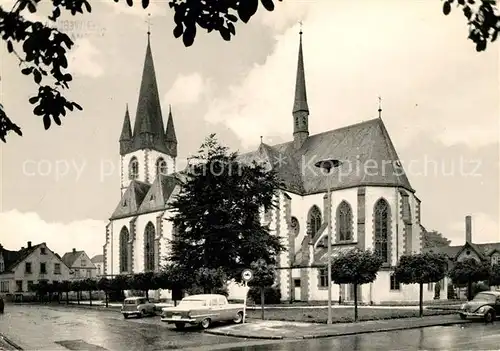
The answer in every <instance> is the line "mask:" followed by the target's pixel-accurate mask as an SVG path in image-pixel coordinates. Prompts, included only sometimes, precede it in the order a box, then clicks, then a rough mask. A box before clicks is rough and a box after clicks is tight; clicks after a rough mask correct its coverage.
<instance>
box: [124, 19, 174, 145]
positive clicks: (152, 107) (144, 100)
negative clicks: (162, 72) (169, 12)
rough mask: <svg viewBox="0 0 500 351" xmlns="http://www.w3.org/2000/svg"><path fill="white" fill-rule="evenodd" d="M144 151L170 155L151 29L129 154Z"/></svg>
mask: <svg viewBox="0 0 500 351" xmlns="http://www.w3.org/2000/svg"><path fill="white" fill-rule="evenodd" d="M142 149H153V150H156V151H158V152H162V153H165V154H169V152H168V148H167V145H166V143H165V127H164V124H163V118H162V113H161V103H160V94H159V93H158V84H157V82H156V73H155V68H154V63H153V54H152V51H151V41H150V29H149V27H148V41H147V47H146V56H145V58H144V68H143V71H142V79H141V87H140V90H139V101H138V103H137V112H136V115H135V123H134V133H133V143H132V146H131V150H130V151H129V152H132V151H136V150H142Z"/></svg>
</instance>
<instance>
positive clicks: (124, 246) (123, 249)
mask: <svg viewBox="0 0 500 351" xmlns="http://www.w3.org/2000/svg"><path fill="white" fill-rule="evenodd" d="M128 241H129V232H128V229H127V228H126V227H123V228H122V230H121V231H120V273H123V272H127V271H128Z"/></svg>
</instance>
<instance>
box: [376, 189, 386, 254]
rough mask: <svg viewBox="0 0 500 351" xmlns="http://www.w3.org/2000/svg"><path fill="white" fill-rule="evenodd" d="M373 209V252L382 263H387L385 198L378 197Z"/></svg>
mask: <svg viewBox="0 0 500 351" xmlns="http://www.w3.org/2000/svg"><path fill="white" fill-rule="evenodd" d="M374 210H375V211H374V212H375V213H374V214H375V223H374V224H375V228H374V229H375V243H374V244H375V253H377V254H378V255H379V256H380V257H381V258H382V260H383V262H384V263H388V261H389V251H388V232H389V204H388V203H387V201H386V200H384V199H380V200H378V201H377V203H376V204H375V208H374Z"/></svg>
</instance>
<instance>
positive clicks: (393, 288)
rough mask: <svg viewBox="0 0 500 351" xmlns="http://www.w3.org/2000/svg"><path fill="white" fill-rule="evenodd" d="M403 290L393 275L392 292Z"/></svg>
mask: <svg viewBox="0 0 500 351" xmlns="http://www.w3.org/2000/svg"><path fill="white" fill-rule="evenodd" d="M400 289H401V283H400V282H399V281H398V280H397V279H396V276H395V275H394V274H391V291H398V290H400Z"/></svg>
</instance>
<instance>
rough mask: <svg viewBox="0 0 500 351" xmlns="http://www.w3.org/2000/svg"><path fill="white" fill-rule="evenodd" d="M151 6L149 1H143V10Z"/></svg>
mask: <svg viewBox="0 0 500 351" xmlns="http://www.w3.org/2000/svg"><path fill="white" fill-rule="evenodd" d="M148 6H149V0H142V8H143V9H145V8H147V7H148Z"/></svg>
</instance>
